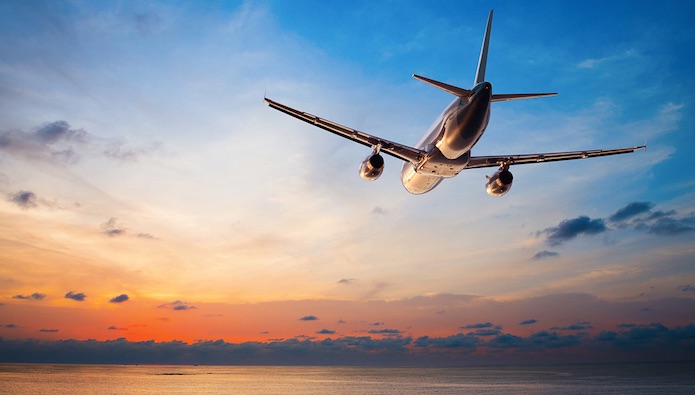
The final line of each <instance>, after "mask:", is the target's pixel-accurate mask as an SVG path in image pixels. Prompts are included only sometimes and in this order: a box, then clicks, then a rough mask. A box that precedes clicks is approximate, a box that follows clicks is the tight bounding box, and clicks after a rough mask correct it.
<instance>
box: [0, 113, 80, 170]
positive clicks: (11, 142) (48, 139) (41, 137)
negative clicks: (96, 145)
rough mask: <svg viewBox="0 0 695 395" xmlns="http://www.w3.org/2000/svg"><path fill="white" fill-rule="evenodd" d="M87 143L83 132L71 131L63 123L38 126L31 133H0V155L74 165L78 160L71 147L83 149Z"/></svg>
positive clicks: (56, 122)
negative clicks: (19, 156) (81, 147)
mask: <svg viewBox="0 0 695 395" xmlns="http://www.w3.org/2000/svg"><path fill="white" fill-rule="evenodd" d="M89 141H90V136H89V134H88V133H87V132H85V131H84V130H82V129H73V128H71V127H70V124H68V123H67V122H66V121H55V122H51V123H47V124H44V125H42V126H40V127H39V128H38V129H37V130H36V131H35V132H34V133H26V132H22V131H9V132H4V133H0V151H4V152H7V153H9V154H13V155H21V156H25V157H29V158H38V159H43V160H56V161H59V162H62V163H66V164H74V163H77V162H78V161H79V159H80V158H79V155H78V154H77V153H76V152H75V149H74V145H85V144H87V143H89Z"/></svg>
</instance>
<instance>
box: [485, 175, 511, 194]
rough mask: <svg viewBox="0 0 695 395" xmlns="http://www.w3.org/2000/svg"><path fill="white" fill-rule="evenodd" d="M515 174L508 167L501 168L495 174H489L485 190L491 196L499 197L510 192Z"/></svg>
mask: <svg viewBox="0 0 695 395" xmlns="http://www.w3.org/2000/svg"><path fill="white" fill-rule="evenodd" d="M512 181H514V176H512V173H511V172H510V171H509V170H508V169H504V168H502V169H499V170H497V171H496V172H495V174H493V175H491V176H488V180H487V184H485V191H486V192H487V194H488V195H490V196H495V197H499V196H502V195H504V194H505V193H507V192H509V190H510V189H511V187H512Z"/></svg>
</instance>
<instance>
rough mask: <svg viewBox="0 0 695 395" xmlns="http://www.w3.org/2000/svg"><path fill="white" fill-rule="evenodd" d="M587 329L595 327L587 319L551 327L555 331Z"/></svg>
mask: <svg viewBox="0 0 695 395" xmlns="http://www.w3.org/2000/svg"><path fill="white" fill-rule="evenodd" d="M587 329H594V327H593V326H591V323H590V322H587V321H582V322H577V323H574V324H572V325H568V326H554V327H552V328H550V330H553V331H582V330H587Z"/></svg>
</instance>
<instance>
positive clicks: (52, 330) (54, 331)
mask: <svg viewBox="0 0 695 395" xmlns="http://www.w3.org/2000/svg"><path fill="white" fill-rule="evenodd" d="M39 332H44V333H56V332H58V329H39Z"/></svg>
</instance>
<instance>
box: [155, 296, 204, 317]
mask: <svg viewBox="0 0 695 395" xmlns="http://www.w3.org/2000/svg"><path fill="white" fill-rule="evenodd" d="M157 307H158V308H160V309H171V310H174V311H186V310H193V309H196V307H195V306H191V305H189V304H188V302H183V301H180V300H175V301H173V302H171V303H164V304H160V305H159V306H157ZM166 320H168V319H166Z"/></svg>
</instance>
